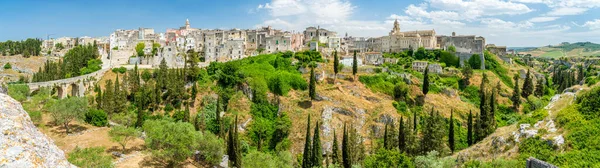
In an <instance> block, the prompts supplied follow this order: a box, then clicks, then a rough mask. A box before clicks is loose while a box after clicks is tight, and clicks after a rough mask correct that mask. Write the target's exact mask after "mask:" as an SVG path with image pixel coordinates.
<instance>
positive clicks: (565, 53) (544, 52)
mask: <svg viewBox="0 0 600 168" xmlns="http://www.w3.org/2000/svg"><path fill="white" fill-rule="evenodd" d="M518 52H519V54H525V55H526V54H531V55H532V56H536V57H548V58H559V57H575V56H598V55H600V44H595V43H591V42H577V43H562V44H559V45H556V46H544V47H538V48H529V49H525V50H522V51H518Z"/></svg>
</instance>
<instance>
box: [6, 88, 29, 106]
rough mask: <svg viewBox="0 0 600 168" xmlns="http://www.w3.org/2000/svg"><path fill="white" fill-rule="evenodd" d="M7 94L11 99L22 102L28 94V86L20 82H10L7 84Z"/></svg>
mask: <svg viewBox="0 0 600 168" xmlns="http://www.w3.org/2000/svg"><path fill="white" fill-rule="evenodd" d="M7 93H8V95H9V96H10V97H12V98H13V99H15V100H17V101H19V102H23V101H25V100H27V96H29V86H28V85H22V84H12V85H8V92H7Z"/></svg>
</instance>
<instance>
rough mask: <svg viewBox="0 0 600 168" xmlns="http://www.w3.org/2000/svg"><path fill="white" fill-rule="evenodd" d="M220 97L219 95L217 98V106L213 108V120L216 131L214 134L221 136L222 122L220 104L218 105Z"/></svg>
mask: <svg viewBox="0 0 600 168" xmlns="http://www.w3.org/2000/svg"><path fill="white" fill-rule="evenodd" d="M220 98H221V97H220V96H219V97H218V98H217V107H216V108H215V109H216V110H215V122H216V125H217V129H216V130H215V131H217V132H216V133H215V134H217V135H218V136H219V137H222V136H221V130H222V129H221V126H222V124H221V105H220V100H221V99H220Z"/></svg>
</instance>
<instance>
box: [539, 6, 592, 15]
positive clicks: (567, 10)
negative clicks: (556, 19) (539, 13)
mask: <svg viewBox="0 0 600 168" xmlns="http://www.w3.org/2000/svg"><path fill="white" fill-rule="evenodd" d="M587 10H588V9H587V8H580V7H560V8H554V9H552V11H550V12H548V15H550V16H566V15H579V14H583V13H585V11H587Z"/></svg>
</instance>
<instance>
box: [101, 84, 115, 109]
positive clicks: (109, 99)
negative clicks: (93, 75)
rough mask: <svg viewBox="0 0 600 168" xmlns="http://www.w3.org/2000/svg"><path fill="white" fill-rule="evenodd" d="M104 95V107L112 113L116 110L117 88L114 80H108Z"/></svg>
mask: <svg viewBox="0 0 600 168" xmlns="http://www.w3.org/2000/svg"><path fill="white" fill-rule="evenodd" d="M104 89H105V90H104V96H102V97H103V98H102V109H103V110H104V112H106V113H107V114H109V115H111V114H113V113H114V112H115V92H114V91H115V90H114V86H113V82H112V80H110V79H109V80H108V81H106V84H105V85H104Z"/></svg>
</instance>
